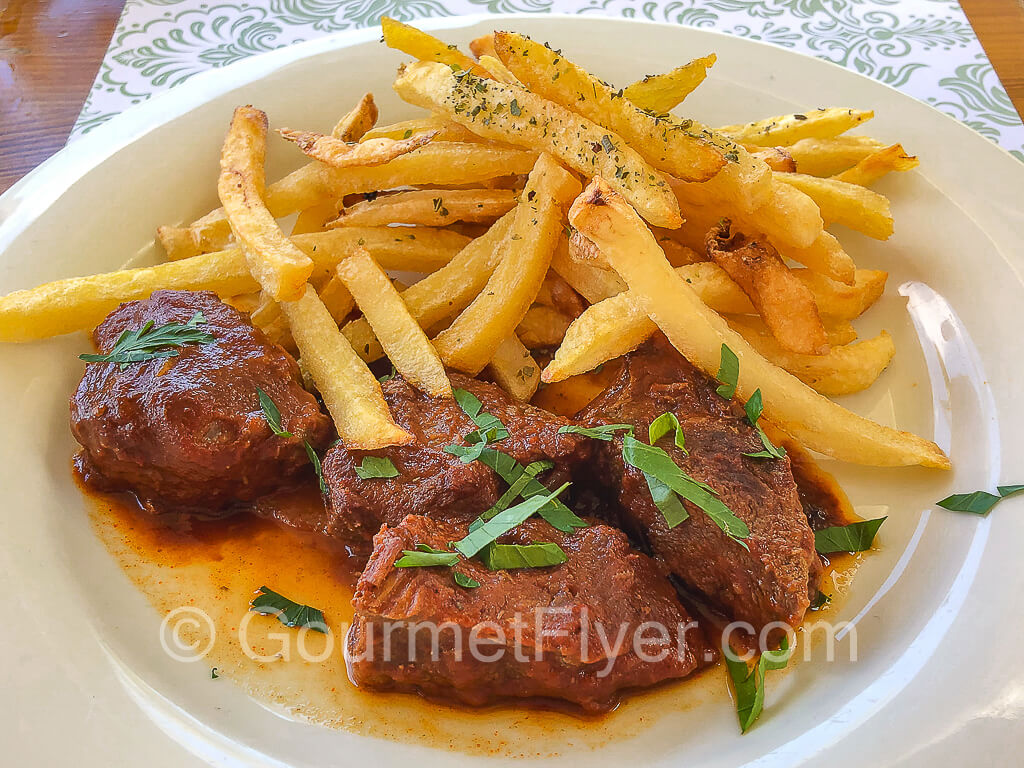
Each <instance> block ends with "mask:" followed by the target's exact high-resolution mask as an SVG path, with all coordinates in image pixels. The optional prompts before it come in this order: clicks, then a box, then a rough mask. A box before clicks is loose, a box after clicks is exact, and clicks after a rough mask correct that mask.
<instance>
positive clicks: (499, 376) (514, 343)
mask: <svg viewBox="0 0 1024 768" xmlns="http://www.w3.org/2000/svg"><path fill="white" fill-rule="evenodd" d="M487 370H488V372H489V373H490V374H491V376H493V377H494V380H495V381H496V382H497V384H498V386H499V387H501V388H502V389H504V390H505V391H506V392H508V393H509V394H510V395H511V396H512V397H514V398H515V399H516V400H519V401H521V402H524V403H525V402H527V401H528V400H529V399H530V398H531V397H533V393H534V392H536V391H537V387H538V386H539V385H540V366H539V365H537V361H536V360H534V359H533V355H531V354H530V350H528V349H527V348H526V347H525V346H523V342H521V341H520V340H519V339H518V338H517V337H516V335H515V334H512V335H511V336H509V337H508V338H507V339H505V340H504V341H503V342H501V344H499V345H498V349H497V350H496V351H495V353H494V357H492V358H491V362H489V363H488V364H487Z"/></svg>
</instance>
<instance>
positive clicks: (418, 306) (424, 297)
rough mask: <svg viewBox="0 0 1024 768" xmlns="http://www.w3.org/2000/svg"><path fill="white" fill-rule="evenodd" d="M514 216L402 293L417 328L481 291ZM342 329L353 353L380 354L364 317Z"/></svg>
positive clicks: (437, 320) (509, 215)
mask: <svg viewBox="0 0 1024 768" xmlns="http://www.w3.org/2000/svg"><path fill="white" fill-rule="evenodd" d="M514 219H515V212H514V211H510V212H508V213H506V214H505V215H504V216H503V217H502V218H500V219H498V221H496V222H495V223H494V225H493V226H491V228H490V229H489V230H488V231H487V233H486V234H484V235H482V236H481V237H478V238H477V239H476V240H473V241H472V242H470V243H469V244H468V245H467V246H466V247H465V248H463V249H462V250H461V251H460V252H459V253H458V255H456V256H455V258H453V259H452V260H451V262H449V263H448V264H447V265H446V266H444V267H441V268H440V269H438V270H437V271H436V272H434V273H433V274H430V275H427V276H426V277H425V278H423V279H422V280H420V281H419V282H417V283H414V284H413V285H412V286H410V287H409V288H408V289H406V290H405V291H403V292H402V300H403V301H404V302H405V305H406V307H407V308H408V310H409V314H411V315H412V316H413V318H414V319H415V320H416V322H417V323H419V324H420V327H421V328H430V327H432V326H434V325H437V324H438V323H441V322H444V321H445V320H449V319H451V318H452V317H455V315H457V314H458V313H459V312H461V311H462V310H463V309H465V308H466V307H467V306H469V303H470V302H471V301H472V300H473V298H474V297H475V296H476V295H477V294H478V293H480V291H481V290H483V288H484V285H486V284H487V280H488V279H489V278H490V276H491V273H492V272H493V271H494V268H495V267H496V266H497V265H498V262H499V261H501V257H502V254H503V253H504V246H505V243H506V239H507V236H508V233H509V230H510V229H511V228H512V222H513V221H514ZM335 231H344V230H335ZM342 332H343V333H344V334H345V337H346V338H347V339H348V340H349V342H350V343H351V344H352V348H353V349H354V350H355V351H356V353H357V354H358V355H359V356H360V357H362V358H363V359H364V360H366V361H367V362H373V361H374V360H378V359H380V358H381V357H382V356H383V355H384V350H383V348H382V347H381V345H380V342H379V341H377V337H376V336H375V335H374V333H373V329H372V328H370V324H369V323H367V322H366V320H365V318H360V319H358V320H353V321H352V322H351V323H349V324H348V325H346V326H345V327H344V328H343V329H342Z"/></svg>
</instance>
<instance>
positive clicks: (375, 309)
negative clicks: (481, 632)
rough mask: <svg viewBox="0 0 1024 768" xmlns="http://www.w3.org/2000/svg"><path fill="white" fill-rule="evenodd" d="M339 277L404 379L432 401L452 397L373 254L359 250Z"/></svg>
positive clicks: (433, 352) (437, 360)
mask: <svg viewBox="0 0 1024 768" xmlns="http://www.w3.org/2000/svg"><path fill="white" fill-rule="evenodd" d="M337 274H338V279H340V280H341V281H342V282H343V283H344V284H345V287H346V288H348V290H349V293H350V294H352V297H353V298H354V299H355V302H356V304H357V305H358V307H359V309H361V310H362V312H363V316H364V317H365V318H366V321H367V322H368V323H369V324H370V327H371V328H372V329H373V332H374V334H375V335H376V336H377V340H378V341H379V342H380V343H381V346H383V348H384V352H385V354H387V356H388V359H389V360H390V361H391V363H392V365H394V366H395V369H396V370H397V371H398V372H399V373H400V374H402V377H403V378H404V379H405V380H406V381H408V382H409V383H410V384H412V385H413V386H414V387H416V388H417V389H418V390H420V391H421V392H425V393H426V394H428V395H430V396H431V397H451V396H452V385H451V382H449V381H448V375H447V374H446V373H445V372H444V365H443V364H442V363H441V358H440V357H438V356H437V351H436V350H435V349H434V347H433V345H432V344H431V343H430V339H428V338H427V335H426V334H425V333H424V332H423V329H422V328H420V326H419V324H418V323H417V322H416V321H415V320H414V319H413V317H412V315H410V314H409V310H408V309H407V308H406V306H405V302H403V301H402V297H401V296H400V295H399V294H398V291H396V290H395V287H394V286H393V285H392V284H391V281H390V280H389V279H388V276H387V274H386V273H385V272H384V270H383V269H381V268H380V266H379V265H378V264H377V262H375V261H374V260H373V259H372V258H371V257H370V254H369V253H367V252H366V250H365V249H360V250H359V251H358V252H356V253H355V254H353V255H352V256H350V257H349V258H347V259H345V260H344V261H343V262H341V263H340V264H339V265H338V269H337Z"/></svg>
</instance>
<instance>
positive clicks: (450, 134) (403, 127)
mask: <svg viewBox="0 0 1024 768" xmlns="http://www.w3.org/2000/svg"><path fill="white" fill-rule="evenodd" d="M428 133H429V134H433V135H434V140H435V141H469V142H480V141H482V139H481V138H480V137H479V136H477V135H476V134H475V133H473V132H472V131H470V130H469V129H467V128H463V127H462V126H461V125H459V124H458V123H453V122H452V121H451V120H445V119H444V118H443V117H438V116H437V115H431V116H430V117H417V118H414V119H412V120H402V121H400V122H397V123H391V125H382V126H380V127H379V128H374V129H373V130H372V131H367V133H366V135H365V136H363V138H362V139H361V140H362V141H372V140H374V139H395V140H405V139H411V138H415V137H416V136H422V135H423V134H428Z"/></svg>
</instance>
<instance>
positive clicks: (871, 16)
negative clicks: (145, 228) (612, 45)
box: [71, 0, 1024, 161]
mask: <svg viewBox="0 0 1024 768" xmlns="http://www.w3.org/2000/svg"><path fill="white" fill-rule="evenodd" d="M486 12H490V13H541V14H542V13H552V12H558V13H572V14H591V15H603V16H619V17H627V18H641V19H650V20H652V21H661V22H669V23H673V24H685V25H689V26H694V27H706V28H713V29H717V30H720V31H724V32H728V33H730V34H734V35H739V36H741V37H749V38H751V39H754V40H764V41H766V42H769V43H774V44H775V45H781V46H783V47H785V48H791V49H793V50H797V51H801V52H804V53H809V54H811V55H812V56H817V57H819V58H823V59H828V60H829V61H833V62H836V63H838V64H841V65H843V66H845V67H848V68H850V69H852V70H854V71H856V72H860V73H862V74H865V75H868V76H869V77H873V78H875V79H876V80H880V81H882V82H883V83H887V84H889V85H892V86H895V87H896V88H899V89H900V90H902V91H904V92H906V93H908V94H910V95H911V96H914V97H916V98H918V99H921V100H922V101H925V102H928V103H929V104H932V105H934V106H935V107H937V108H938V109H940V110H942V111H943V112H946V113H947V114H950V115H953V116H954V117H956V118H957V119H958V120H962V121H963V122H964V123H966V124H967V125H969V126H970V127H971V128H973V129H975V130H976V131H978V132H979V133H981V134H983V135H984V136H987V137H988V138H990V139H992V140H993V141H996V142H998V143H999V144H1000V145H1002V146H1003V147H1005V148H1006V149H1008V150H1010V151H1011V152H1012V153H1013V154H1014V155H1016V156H1017V157H1018V158H1019V159H1020V160H1022V161H1024V125H1022V124H1021V121H1020V118H1019V117H1018V116H1017V113H1016V111H1015V110H1014V108H1013V105H1012V103H1011V102H1010V99H1009V97H1008V96H1007V95H1006V91H1005V90H1004V89H1003V86H1002V84H1001V83H1000V82H999V79H998V77H997V76H996V74H995V72H994V71H993V69H992V65H991V64H990V63H989V60H988V58H987V57H986V56H985V53H984V51H983V50H982V47H981V44H980V43H979V42H978V39H977V37H975V35H974V30H973V29H972V28H971V25H970V23H969V22H968V21H967V18H966V17H965V16H964V12H963V11H962V10H961V8H960V6H959V4H958V3H957V2H955V0H258V1H256V2H242V1H241V0H236V1H235V2H219V1H218V0H127V2H126V4H125V9H124V13H123V15H122V16H121V20H120V22H119V24H118V26H117V29H116V31H115V32H114V36H113V39H112V41H111V44H110V48H109V50H108V51H107V54H106V56H105V57H104V59H103V63H102V64H101V65H100V70H99V74H98V76H97V78H96V82H95V84H94V85H93V88H92V91H91V92H90V94H89V97H88V99H87V100H86V103H85V107H84V108H83V110H82V114H81V115H80V117H79V119H78V122H77V124H76V125H75V127H74V129H73V130H72V133H71V138H72V140H73V139H74V138H75V137H77V136H81V135H83V134H85V133H88V132H89V131H90V130H91V129H93V128H95V127H96V126H97V125H100V124H102V123H104V122H106V121H107V120H109V119H110V118H111V117H113V116H114V115H116V114H118V113H119V112H121V111H123V110H125V109H127V108H128V107H130V106H131V105H133V104H138V103H139V102H141V101H144V100H145V99H148V98H149V97H150V96H152V95H153V94H154V93H159V92H160V91H162V90H164V89H166V88H173V87H174V86H176V85H180V84H181V83H183V82H185V81H186V80H188V79H189V78H190V77H192V76H193V75H195V74H198V73H199V72H203V71H205V70H207V69H210V68H213V67H223V66H227V65H228V64H231V63H232V62H235V61H238V60H240V59H243V58H245V57H247V56H252V55H254V54H258V53H262V52H264V51H269V50H273V49H276V48H281V47H283V46H286V45H290V44H292V43H296V42H300V41H303V40H309V39H311V38H314V37H318V36H321V35H326V34H330V33H332V32H337V31H340V30H345V29H354V28H359V27H367V26H375V25H377V24H379V23H380V17H381V16H392V17H394V18H397V19H401V20H403V21H415V20H416V19H420V18H424V17H438V16H458V15H464V14H472V13H486Z"/></svg>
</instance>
